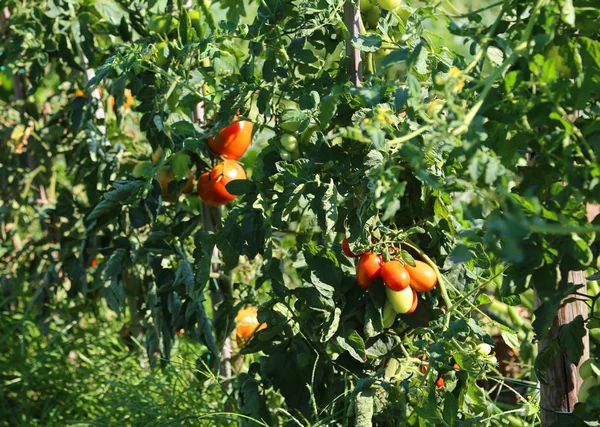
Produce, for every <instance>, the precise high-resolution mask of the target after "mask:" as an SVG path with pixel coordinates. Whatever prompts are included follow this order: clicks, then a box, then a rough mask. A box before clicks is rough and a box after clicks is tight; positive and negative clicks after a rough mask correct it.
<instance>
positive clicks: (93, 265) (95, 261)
mask: <svg viewBox="0 0 600 427" xmlns="http://www.w3.org/2000/svg"><path fill="white" fill-rule="evenodd" d="M97 266H98V260H97V259H96V258H94V259H93V260H92V262H90V267H97Z"/></svg>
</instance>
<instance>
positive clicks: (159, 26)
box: [148, 15, 179, 36]
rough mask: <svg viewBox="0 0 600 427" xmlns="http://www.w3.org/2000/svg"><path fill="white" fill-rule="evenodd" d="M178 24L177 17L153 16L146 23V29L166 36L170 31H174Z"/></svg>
mask: <svg viewBox="0 0 600 427" xmlns="http://www.w3.org/2000/svg"><path fill="white" fill-rule="evenodd" d="M178 26H179V21H178V20H177V18H175V17H173V16H170V15H162V16H155V17H153V18H152V19H151V20H150V22H149V23H148V29H149V30H150V31H151V32H154V33H156V34H160V35H163V36H166V35H168V34H169V33H170V32H172V31H175V30H176V29H177V27H178Z"/></svg>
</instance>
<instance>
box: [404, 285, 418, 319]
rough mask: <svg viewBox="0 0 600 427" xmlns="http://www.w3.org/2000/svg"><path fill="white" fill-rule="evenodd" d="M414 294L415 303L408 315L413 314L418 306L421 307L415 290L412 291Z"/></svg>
mask: <svg viewBox="0 0 600 427" xmlns="http://www.w3.org/2000/svg"><path fill="white" fill-rule="evenodd" d="M411 289H412V288H411ZM412 292H413V302H412V305H411V306H410V309H409V310H408V311H407V312H406V314H411V313H413V312H414V311H415V310H416V309H417V305H419V296H418V295H417V293H416V292H415V290H414V289H412Z"/></svg>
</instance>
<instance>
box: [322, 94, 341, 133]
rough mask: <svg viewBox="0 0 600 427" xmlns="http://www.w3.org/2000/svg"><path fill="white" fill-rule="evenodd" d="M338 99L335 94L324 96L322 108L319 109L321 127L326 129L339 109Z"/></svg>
mask: <svg viewBox="0 0 600 427" xmlns="http://www.w3.org/2000/svg"><path fill="white" fill-rule="evenodd" d="M337 104H338V100H337V99H336V97H335V96H332V95H327V96H326V97H325V98H323V101H322V102H321V109H320V111H319V123H320V125H321V129H322V130H324V129H325V128H326V127H327V125H328V124H329V122H330V121H331V119H332V118H333V116H334V115H335V112H336V111H337Z"/></svg>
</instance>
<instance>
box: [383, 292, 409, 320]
mask: <svg viewBox="0 0 600 427" xmlns="http://www.w3.org/2000/svg"><path fill="white" fill-rule="evenodd" d="M385 295H386V297H387V300H388V301H389V303H390V304H391V305H392V308H393V309H394V310H395V311H396V313H400V314H406V313H408V312H409V311H410V310H411V308H412V307H413V305H414V302H415V295H416V294H415V292H414V291H413V289H412V288H406V289H404V290H402V291H398V292H396V291H392V290H391V289H390V288H388V287H386V288H385ZM415 308H416V307H415Z"/></svg>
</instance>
